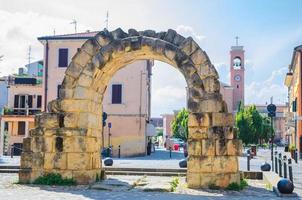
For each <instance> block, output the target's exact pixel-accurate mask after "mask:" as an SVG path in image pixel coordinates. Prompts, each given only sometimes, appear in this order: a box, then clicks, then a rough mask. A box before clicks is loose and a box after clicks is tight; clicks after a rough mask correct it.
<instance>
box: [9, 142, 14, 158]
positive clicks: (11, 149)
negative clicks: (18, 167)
mask: <svg viewBox="0 0 302 200" xmlns="http://www.w3.org/2000/svg"><path fill="white" fill-rule="evenodd" d="M10 157H11V158H13V157H14V145H11V147H10Z"/></svg>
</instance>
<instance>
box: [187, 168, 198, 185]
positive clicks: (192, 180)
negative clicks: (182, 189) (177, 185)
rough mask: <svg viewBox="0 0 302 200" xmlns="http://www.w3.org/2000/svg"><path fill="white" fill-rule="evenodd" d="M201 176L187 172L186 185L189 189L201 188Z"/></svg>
mask: <svg viewBox="0 0 302 200" xmlns="http://www.w3.org/2000/svg"><path fill="white" fill-rule="evenodd" d="M200 176H201V174H200V173H197V172H196V173H194V172H189V171H188V172H187V184H188V187H189V188H193V189H198V188H200V187H201V182H200V180H201V178H200Z"/></svg>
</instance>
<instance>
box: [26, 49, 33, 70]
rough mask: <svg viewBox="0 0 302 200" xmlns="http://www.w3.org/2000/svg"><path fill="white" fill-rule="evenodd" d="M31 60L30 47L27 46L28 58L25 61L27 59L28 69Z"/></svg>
mask: <svg viewBox="0 0 302 200" xmlns="http://www.w3.org/2000/svg"><path fill="white" fill-rule="evenodd" d="M32 58H33V57H31V46H30V45H29V47H28V57H27V59H28V67H29V65H30V62H31V59H32Z"/></svg>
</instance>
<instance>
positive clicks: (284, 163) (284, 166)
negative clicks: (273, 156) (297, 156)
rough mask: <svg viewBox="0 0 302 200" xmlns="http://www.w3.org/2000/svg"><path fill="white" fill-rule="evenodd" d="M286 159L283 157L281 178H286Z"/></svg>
mask: <svg viewBox="0 0 302 200" xmlns="http://www.w3.org/2000/svg"><path fill="white" fill-rule="evenodd" d="M286 160H287V157H286V156H283V171H284V172H283V178H287V164H286Z"/></svg>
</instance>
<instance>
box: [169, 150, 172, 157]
mask: <svg viewBox="0 0 302 200" xmlns="http://www.w3.org/2000/svg"><path fill="white" fill-rule="evenodd" d="M169 151H170V158H172V148H171V147H169Z"/></svg>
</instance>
